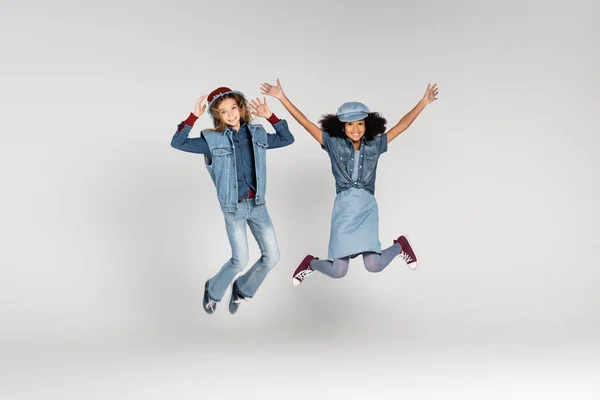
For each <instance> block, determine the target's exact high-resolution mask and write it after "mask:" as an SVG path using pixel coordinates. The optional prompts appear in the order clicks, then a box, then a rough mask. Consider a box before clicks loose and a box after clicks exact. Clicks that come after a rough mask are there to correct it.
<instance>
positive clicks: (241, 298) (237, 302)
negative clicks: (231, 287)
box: [233, 297, 248, 308]
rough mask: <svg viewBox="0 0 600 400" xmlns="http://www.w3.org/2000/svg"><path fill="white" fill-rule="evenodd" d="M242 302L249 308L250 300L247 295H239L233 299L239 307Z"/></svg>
mask: <svg viewBox="0 0 600 400" xmlns="http://www.w3.org/2000/svg"><path fill="white" fill-rule="evenodd" d="M242 303H244V306H246V308H248V300H246V298H245V297H238V298H237V299H236V300H234V301H233V304H237V305H238V307H239V305H240V304H242Z"/></svg>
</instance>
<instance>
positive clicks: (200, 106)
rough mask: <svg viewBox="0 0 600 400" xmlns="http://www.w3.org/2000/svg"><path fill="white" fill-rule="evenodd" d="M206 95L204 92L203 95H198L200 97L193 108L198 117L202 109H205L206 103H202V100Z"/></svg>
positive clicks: (202, 112)
mask: <svg viewBox="0 0 600 400" xmlns="http://www.w3.org/2000/svg"><path fill="white" fill-rule="evenodd" d="M206 96H207V95H206V94H205V95H203V96H200V98H199V99H198V101H197V102H196V107H195V108H194V115H195V116H196V117H200V116H201V115H202V114H204V110H206V104H202V102H203V101H204V99H205V98H206Z"/></svg>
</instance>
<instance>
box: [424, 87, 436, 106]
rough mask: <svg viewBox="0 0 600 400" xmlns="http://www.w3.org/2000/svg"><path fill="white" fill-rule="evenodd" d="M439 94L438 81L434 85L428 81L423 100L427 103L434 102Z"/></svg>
mask: <svg viewBox="0 0 600 400" xmlns="http://www.w3.org/2000/svg"><path fill="white" fill-rule="evenodd" d="M437 95H438V87H437V83H434V84H433V86H431V83H428V84H427V90H425V94H424V95H423V101H424V102H425V104H429V103H432V102H434V101H435V100H437Z"/></svg>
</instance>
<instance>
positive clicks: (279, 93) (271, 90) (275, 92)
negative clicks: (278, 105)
mask: <svg viewBox="0 0 600 400" xmlns="http://www.w3.org/2000/svg"><path fill="white" fill-rule="evenodd" d="M260 93H261V94H266V95H269V96H273V97H275V98H276V99H279V100H281V99H283V98H284V97H285V94H284V93H283V89H282V88H281V83H280V82H279V79H277V86H273V85H271V84H270V83H266V82H264V83H262V84H261V85H260Z"/></svg>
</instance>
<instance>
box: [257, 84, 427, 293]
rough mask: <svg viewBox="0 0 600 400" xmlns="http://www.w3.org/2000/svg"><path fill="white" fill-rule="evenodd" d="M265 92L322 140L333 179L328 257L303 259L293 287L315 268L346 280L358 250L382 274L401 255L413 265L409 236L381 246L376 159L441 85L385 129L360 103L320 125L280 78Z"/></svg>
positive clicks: (343, 108)
mask: <svg viewBox="0 0 600 400" xmlns="http://www.w3.org/2000/svg"><path fill="white" fill-rule="evenodd" d="M261 92H262V94H267V95H270V96H273V97H275V98H277V99H279V101H281V103H282V104H283V106H284V107H285V108H286V109H287V110H288V111H289V112H290V114H292V116H293V117H294V118H295V119H296V121H298V123H300V125H302V126H303V127H304V129H306V130H307V131H308V132H309V133H310V134H311V135H312V137H314V138H315V140H316V141H317V142H319V143H320V144H321V147H322V148H323V149H324V150H325V151H326V152H327V153H328V154H329V158H330V160H331V170H332V172H333V176H334V178H335V186H336V193H337V195H336V198H335V203H334V206H333V213H332V216H331V233H330V239H329V254H328V258H329V260H319V259H318V258H315V257H313V256H312V255H307V256H306V257H304V259H303V260H302V262H301V263H300V265H299V266H298V267H297V268H296V270H295V271H294V272H293V274H292V278H291V283H292V285H293V286H298V285H299V284H300V283H302V282H303V281H304V279H305V278H306V277H307V276H309V275H310V274H312V273H313V272H314V271H319V272H322V273H323V274H325V275H327V276H329V277H331V278H342V277H344V276H345V275H346V273H347V272H348V265H349V263H350V259H351V258H354V257H356V256H358V255H359V254H362V256H363V262H364V265H365V268H366V269H367V270H368V271H370V272H381V271H382V270H383V269H384V268H385V267H387V266H388V265H389V263H390V262H391V261H392V260H393V259H394V257H396V256H398V255H400V256H401V257H402V258H403V259H404V261H405V262H406V263H407V264H408V266H409V267H410V268H411V269H415V268H416V266H417V256H416V254H415V252H414V250H413V249H412V247H411V245H410V243H409V241H408V239H407V238H406V236H400V237H398V238H397V239H395V240H394V241H393V245H392V246H390V247H388V248H387V249H384V250H382V249H381V244H380V242H379V211H378V207H377V201H376V200H375V196H374V195H375V176H376V172H377V161H378V159H379V156H380V155H381V154H383V153H385V152H386V151H387V148H388V143H389V142H391V141H392V140H393V139H395V138H396V137H397V136H398V135H399V134H401V133H402V132H404V131H405V130H406V129H407V128H408V127H409V126H410V125H411V124H412V122H413V121H414V120H415V118H416V117H417V116H418V115H419V114H420V113H421V111H423V109H424V108H425V107H426V106H427V105H428V104H430V103H431V102H433V101H435V100H437V97H436V96H437V94H438V89H437V85H435V84H434V85H433V86H431V84H428V85H427V90H426V91H425V95H424V96H423V98H422V99H421V101H419V103H418V104H417V105H416V106H415V107H414V108H413V109H412V110H411V111H410V112H409V113H408V114H406V115H405V116H404V117H403V118H402V119H401V120H400V122H398V123H397V124H396V125H395V126H394V127H393V128H392V129H390V130H389V131H388V132H387V133H385V128H386V127H385V124H386V120H385V119H384V118H383V117H381V116H380V115H379V114H378V113H376V112H370V111H369V109H368V108H367V107H366V106H365V105H364V104H362V103H358V102H349V103H344V104H342V106H341V107H339V108H338V110H337V113H336V114H335V115H333V114H327V115H325V116H323V118H322V119H321V120H320V121H319V123H320V125H321V127H318V126H317V125H315V124H314V123H312V122H311V121H309V120H308V118H306V117H305V116H304V114H302V112H300V110H298V109H297V108H296V106H294V105H293V104H292V102H291V101H290V100H289V99H288V98H287V96H286V95H285V94H284V93H283V90H282V88H281V84H280V82H279V79H278V80H277V85H276V86H274V85H271V84H268V83H263V84H262V85H261Z"/></svg>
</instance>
